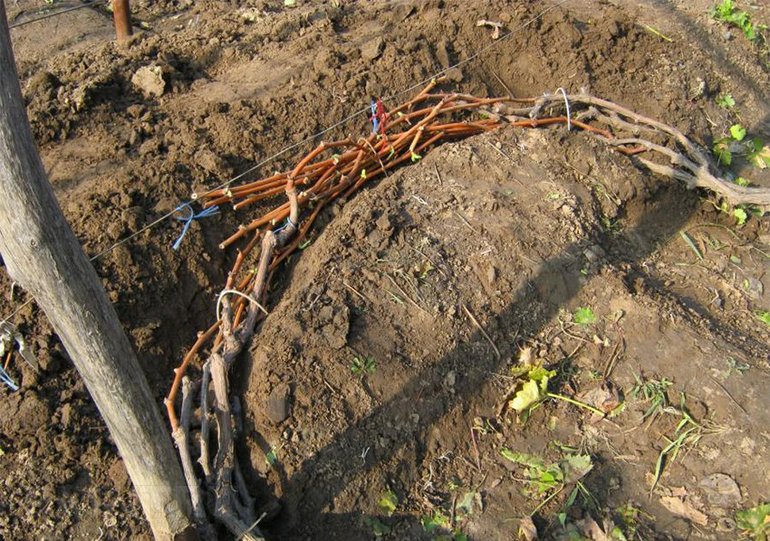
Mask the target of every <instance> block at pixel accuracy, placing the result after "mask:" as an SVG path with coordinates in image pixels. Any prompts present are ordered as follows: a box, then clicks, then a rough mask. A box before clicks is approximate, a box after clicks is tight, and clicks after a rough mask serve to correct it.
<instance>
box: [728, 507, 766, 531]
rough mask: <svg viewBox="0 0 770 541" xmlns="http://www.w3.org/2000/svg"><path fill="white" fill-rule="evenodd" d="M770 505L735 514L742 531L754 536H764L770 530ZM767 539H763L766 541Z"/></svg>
mask: <svg viewBox="0 0 770 541" xmlns="http://www.w3.org/2000/svg"><path fill="white" fill-rule="evenodd" d="M769 515H770V503H763V504H762V505H758V506H756V507H752V508H751V509H744V510H742V511H738V512H737V513H735V522H736V524H737V525H738V527H739V528H740V529H741V530H746V531H748V532H750V533H752V534H755V535H757V539H760V537H759V534H764V533H766V532H767V531H768V530H770V516H769ZM764 538H765V537H762V539H764Z"/></svg>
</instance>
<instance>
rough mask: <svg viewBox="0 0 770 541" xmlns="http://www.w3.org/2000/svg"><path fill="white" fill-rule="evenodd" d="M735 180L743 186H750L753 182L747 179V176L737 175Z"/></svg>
mask: <svg viewBox="0 0 770 541" xmlns="http://www.w3.org/2000/svg"><path fill="white" fill-rule="evenodd" d="M734 182H735V183H736V184H737V185H738V186H742V187H743V188H747V187H748V186H750V185H751V182H749V181H748V180H746V179H745V178H743V177H737V178H736V179H735V180H734Z"/></svg>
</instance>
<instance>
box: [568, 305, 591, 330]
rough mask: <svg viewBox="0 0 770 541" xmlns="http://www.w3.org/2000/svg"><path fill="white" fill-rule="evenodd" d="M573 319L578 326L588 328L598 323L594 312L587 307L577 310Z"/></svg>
mask: <svg viewBox="0 0 770 541" xmlns="http://www.w3.org/2000/svg"><path fill="white" fill-rule="evenodd" d="M572 319H573V321H574V322H575V323H577V324H578V325H582V326H583V327H587V326H588V325H593V324H594V323H596V314H594V311H593V310H591V309H590V308H588V307H587V306H583V307H581V308H578V309H577V310H575V313H574V314H573V317H572Z"/></svg>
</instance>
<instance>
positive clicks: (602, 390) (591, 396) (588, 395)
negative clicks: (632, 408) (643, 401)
mask: <svg viewBox="0 0 770 541" xmlns="http://www.w3.org/2000/svg"><path fill="white" fill-rule="evenodd" d="M576 398H577V399H578V400H580V401H581V402H585V403H586V404H588V405H589V406H593V407H594V408H596V409H598V410H601V411H603V412H604V413H610V412H611V411H614V410H615V409H616V408H617V407H618V406H619V405H620V396H619V395H618V393H617V391H615V390H614V389H611V388H610V387H608V386H607V385H605V384H600V385H599V386H598V387H594V388H593V389H589V390H587V391H585V392H583V393H581V394H579V395H578V396H577V397H576Z"/></svg>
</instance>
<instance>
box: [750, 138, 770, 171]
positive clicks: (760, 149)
mask: <svg viewBox="0 0 770 541" xmlns="http://www.w3.org/2000/svg"><path fill="white" fill-rule="evenodd" d="M754 141H755V142H754V143H753V144H752V148H751V150H750V151H749V153H748V155H747V157H748V159H749V162H751V164H752V165H754V166H755V167H759V168H760V169H766V168H767V167H770V145H765V144H764V143H763V142H762V141H760V140H759V139H754ZM756 141H759V143H758V144H757V143H756Z"/></svg>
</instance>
